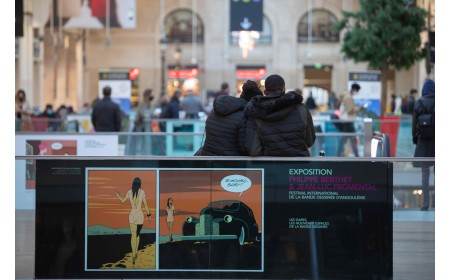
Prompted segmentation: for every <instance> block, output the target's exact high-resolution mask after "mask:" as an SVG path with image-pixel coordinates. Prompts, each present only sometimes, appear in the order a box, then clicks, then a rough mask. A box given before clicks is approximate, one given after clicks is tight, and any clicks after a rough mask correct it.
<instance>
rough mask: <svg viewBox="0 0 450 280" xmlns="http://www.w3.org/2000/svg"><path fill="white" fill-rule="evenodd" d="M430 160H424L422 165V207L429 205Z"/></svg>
mask: <svg viewBox="0 0 450 280" xmlns="http://www.w3.org/2000/svg"><path fill="white" fill-rule="evenodd" d="M431 166H432V165H431V163H430V162H424V163H423V165H422V195H423V205H422V208H426V209H428V208H429V207H430V167H431Z"/></svg>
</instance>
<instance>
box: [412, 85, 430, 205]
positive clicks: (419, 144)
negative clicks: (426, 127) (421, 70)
mask: <svg viewBox="0 0 450 280" xmlns="http://www.w3.org/2000/svg"><path fill="white" fill-rule="evenodd" d="M434 105H435V103H434V81H433V80H430V79H428V80H426V81H425V83H424V85H423V87H422V97H421V98H420V99H419V100H418V101H417V102H415V104H414V115H413V122H412V140H413V143H414V144H416V149H415V151H414V157H432V158H434V157H435V153H434V150H435V140H434V139H435V135H434V129H435V127H432V131H433V135H431V136H430V135H428V137H424V136H421V135H420V132H419V129H418V126H417V123H418V118H419V116H420V115H423V114H433V115H434ZM433 125H434V123H433ZM413 165H414V166H415V167H421V168H422V193H423V205H422V207H421V208H420V210H421V211H427V210H428V207H429V206H430V167H431V166H433V165H434V161H423V162H421V161H414V162H413Z"/></svg>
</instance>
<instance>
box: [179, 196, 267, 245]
mask: <svg viewBox="0 0 450 280" xmlns="http://www.w3.org/2000/svg"><path fill="white" fill-rule="evenodd" d="M182 239H183V240H187V241H213V240H237V241H238V242H239V244H240V245H244V243H245V242H254V241H260V234H259V232H258V224H257V223H256V220H255V217H254V216H253V212H252V209H250V207H248V206H247V205H246V204H245V203H243V202H242V201H239V200H219V201H214V202H211V203H209V205H208V206H207V207H205V208H203V209H202V210H201V211H200V216H199V217H198V218H197V217H194V216H188V217H187V218H186V220H185V222H184V224H183V236H182Z"/></svg>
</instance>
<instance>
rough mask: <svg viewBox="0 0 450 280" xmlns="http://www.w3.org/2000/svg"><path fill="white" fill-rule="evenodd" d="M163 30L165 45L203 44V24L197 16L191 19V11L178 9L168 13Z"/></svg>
mask: <svg viewBox="0 0 450 280" xmlns="http://www.w3.org/2000/svg"><path fill="white" fill-rule="evenodd" d="M164 30H165V33H166V36H167V43H175V42H177V43H180V42H181V43H192V42H197V43H202V42H203V23H202V21H201V19H200V17H199V16H198V15H195V18H193V13H192V11H191V10H187V9H179V10H176V11H173V12H172V13H170V14H169V15H168V16H167V17H166V18H165V20H164ZM193 32H194V33H193Z"/></svg>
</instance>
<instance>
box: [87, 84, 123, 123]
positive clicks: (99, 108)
mask: <svg viewBox="0 0 450 280" xmlns="http://www.w3.org/2000/svg"><path fill="white" fill-rule="evenodd" d="M91 121H92V125H93V126H94V129H95V131H97V132H119V131H120V128H121V125H122V114H121V112H120V107H119V105H118V104H117V103H115V102H114V101H112V99H111V87H109V86H105V87H104V88H103V98H102V99H101V100H99V101H98V102H96V103H95V105H94V107H93V109H92V114H91Z"/></svg>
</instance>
